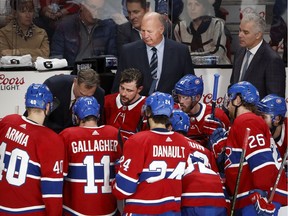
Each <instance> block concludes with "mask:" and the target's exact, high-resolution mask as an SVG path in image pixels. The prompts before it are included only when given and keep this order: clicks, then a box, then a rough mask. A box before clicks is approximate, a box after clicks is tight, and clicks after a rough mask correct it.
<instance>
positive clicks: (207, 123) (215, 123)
mask: <svg viewBox="0 0 288 216" xmlns="http://www.w3.org/2000/svg"><path fill="white" fill-rule="evenodd" d="M217 128H224V125H223V123H222V122H221V121H220V120H219V119H218V118H215V117H214V118H212V116H211V114H210V115H207V116H205V119H204V123H203V133H204V134H206V135H208V136H210V135H211V134H212V133H213V132H214V131H215V129H217Z"/></svg>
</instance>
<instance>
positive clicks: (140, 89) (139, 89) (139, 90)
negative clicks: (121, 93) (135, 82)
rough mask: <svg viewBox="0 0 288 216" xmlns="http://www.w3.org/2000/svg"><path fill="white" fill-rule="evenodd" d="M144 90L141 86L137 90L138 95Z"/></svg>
mask: <svg viewBox="0 0 288 216" xmlns="http://www.w3.org/2000/svg"><path fill="white" fill-rule="evenodd" d="M142 89H143V86H140V87H139V88H138V89H137V93H138V94H139V93H140V92H141V91H142Z"/></svg>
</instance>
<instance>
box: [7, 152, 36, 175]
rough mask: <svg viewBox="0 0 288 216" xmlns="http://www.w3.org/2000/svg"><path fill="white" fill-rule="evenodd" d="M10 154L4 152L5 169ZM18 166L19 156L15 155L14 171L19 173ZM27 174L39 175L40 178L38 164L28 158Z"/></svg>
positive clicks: (19, 165)
mask: <svg viewBox="0 0 288 216" xmlns="http://www.w3.org/2000/svg"><path fill="white" fill-rule="evenodd" d="M10 156H11V155H10V153H7V152H6V154H5V157H4V164H5V169H6V170H7V169H8V165H9V161H10ZM20 168H21V158H20V157H17V159H16V166H15V173H19V170H20ZM27 175H30V176H35V177H39V178H40V176H41V172H40V165H39V164H37V163H35V162H32V161H31V160H29V163H28V168H27Z"/></svg>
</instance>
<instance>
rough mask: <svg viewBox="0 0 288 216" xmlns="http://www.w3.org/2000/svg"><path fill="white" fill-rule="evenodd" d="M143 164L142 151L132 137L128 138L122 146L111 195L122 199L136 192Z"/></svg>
mask: <svg viewBox="0 0 288 216" xmlns="http://www.w3.org/2000/svg"><path fill="white" fill-rule="evenodd" d="M143 163H144V150H143V149H142V147H141V144H140V143H137V142H135V140H134V139H133V137H131V138H129V139H128V140H127V141H126V142H125V145H124V151H123V156H122V158H121V163H120V168H119V171H118V173H117V175H116V178H115V184H114V187H113V194H114V195H115V196H116V197H117V198H118V199H124V198H126V197H128V196H130V195H132V194H133V193H134V192H135V191H136V189H137V185H138V180H139V175H140V173H141V171H142V169H143Z"/></svg>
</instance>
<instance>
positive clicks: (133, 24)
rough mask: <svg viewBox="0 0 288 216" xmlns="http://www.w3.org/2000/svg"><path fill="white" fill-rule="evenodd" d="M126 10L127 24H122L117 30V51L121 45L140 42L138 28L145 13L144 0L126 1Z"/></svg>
mask: <svg viewBox="0 0 288 216" xmlns="http://www.w3.org/2000/svg"><path fill="white" fill-rule="evenodd" d="M126 8H127V13H128V19H129V22H126V23H123V24H121V25H119V26H118V28H117V47H118V51H119V50H120V49H121V47H122V45H123V44H126V43H131V42H133V41H136V40H140V39H141V36H140V30H141V29H140V27H141V22H142V18H143V16H144V15H145V13H146V11H147V6H146V0H127V1H126Z"/></svg>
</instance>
